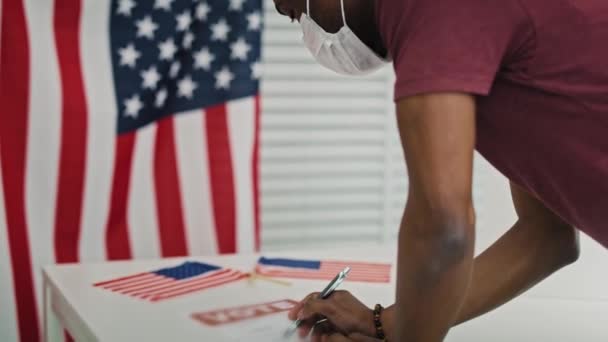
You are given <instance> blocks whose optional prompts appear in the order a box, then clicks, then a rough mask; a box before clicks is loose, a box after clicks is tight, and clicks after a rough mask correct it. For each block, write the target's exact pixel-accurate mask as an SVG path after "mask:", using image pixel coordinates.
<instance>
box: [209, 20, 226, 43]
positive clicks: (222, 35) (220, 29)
mask: <svg viewBox="0 0 608 342" xmlns="http://www.w3.org/2000/svg"><path fill="white" fill-rule="evenodd" d="M229 32H230V26H228V24H227V23H226V20H225V19H222V20H220V21H219V22H217V23H216V24H213V25H211V40H221V41H226V40H227V39H228V33H229Z"/></svg>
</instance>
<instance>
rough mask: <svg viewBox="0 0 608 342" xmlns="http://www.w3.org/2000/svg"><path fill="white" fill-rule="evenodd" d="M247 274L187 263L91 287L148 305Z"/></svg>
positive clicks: (227, 281) (230, 280)
mask: <svg viewBox="0 0 608 342" xmlns="http://www.w3.org/2000/svg"><path fill="white" fill-rule="evenodd" d="M247 277H248V275H247V274H246V273H243V272H240V271H237V270H233V269H229V268H221V267H219V266H215V265H209V264H204V263H200V262H192V261H187V262H184V263H183V264H181V265H179V266H175V267H169V268H162V269H160V270H156V271H150V272H144V273H138V274H134V275H131V276H126V277H121V278H117V279H112V280H108V281H102V282H99V283H96V284H93V286H96V287H100V288H102V289H106V290H110V291H113V292H117V293H121V294H123V295H128V296H131V297H134V298H139V299H143V300H146V301H150V302H158V301H161V300H166V299H171V298H175V297H179V296H183V295H187V294H191V293H194V292H198V291H202V290H205V289H209V288H212V287H217V286H221V285H224V284H228V283H232V282H235V281H237V280H240V279H243V278H247Z"/></svg>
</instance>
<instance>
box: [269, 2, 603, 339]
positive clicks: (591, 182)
mask: <svg viewBox="0 0 608 342" xmlns="http://www.w3.org/2000/svg"><path fill="white" fill-rule="evenodd" d="M275 3H276V5H277V10H278V11H279V12H280V13H282V14H284V15H288V16H291V17H292V18H293V19H297V20H298V21H299V22H300V24H301V25H302V29H303V32H304V42H305V44H306V46H307V47H308V48H309V50H310V51H311V53H312V54H313V56H314V57H315V58H316V59H317V61H319V63H321V64H322V65H324V66H325V67H327V68H329V69H331V70H334V71H336V72H339V73H342V74H349V75H359V74H365V73H368V72H371V71H373V70H375V69H376V68H377V67H379V66H380V64H382V63H384V62H387V61H388V60H390V61H392V62H393V65H394V68H395V74H396V83H395V89H394V99H395V102H396V106H397V121H398V127H399V131H400V134H401V140H402V144H403V149H404V152H405V158H406V161H407V167H408V175H409V181H410V187H409V196H408V201H407V205H406V209H405V213H404V217H403V221H402V225H401V230H400V234H399V253H398V272H397V274H398V276H397V298H396V303H395V305H393V306H391V307H389V308H387V309H386V310H384V311H382V312H376V313H380V316H379V317H380V319H379V321H378V320H377V321H376V322H375V321H374V315H373V313H372V311H371V310H369V309H367V308H366V307H364V306H363V305H362V304H361V303H359V302H358V301H357V300H356V299H354V297H352V296H351V295H350V294H348V293H344V292H340V293H338V294H337V295H336V296H332V298H331V299H329V300H316V299H315V296H314V294H313V295H311V296H309V297H307V299H306V300H304V301H302V303H301V305H299V306H298V307H297V308H295V309H294V310H293V311H292V312H291V313H290V316H291V318H292V319H293V318H295V316H296V315H297V314H298V313H300V317H301V318H304V319H305V322H306V324H304V325H303V329H302V332H303V333H305V332H307V331H309V330H310V327H311V324H312V322H313V318H314V317H316V316H315V315H319V314H320V315H323V316H325V317H327V318H328V320H329V322H330V323H331V327H332V329H329V330H325V332H328V331H329V334H330V335H331V336H332V337H331V339H333V340H336V341H341V340H344V341H348V340H360V339H363V336H372V337H377V336H381V335H382V333H381V332H379V331H378V330H379V329H377V328H376V326H375V324H374V323H376V324H381V325H382V327H383V329H384V332H385V334H386V336H387V338H388V340H389V341H405V342H414V341H424V342H427V341H430V342H435V341H441V340H442V339H443V338H444V337H445V336H446V334H447V332H448V330H449V328H450V327H452V326H453V325H456V324H459V323H461V322H464V321H466V320H469V319H471V318H474V317H477V316H479V315H482V314H484V313H486V312H488V311H490V310H492V309H494V308H496V307H498V306H500V305H502V304H504V303H505V302H507V301H509V300H511V299H512V298H514V297H515V296H517V295H518V294H520V293H522V292H523V291H525V290H527V289H529V288H530V287H531V286H533V285H535V284H536V283H538V282H539V281H541V280H542V279H545V278H546V277H547V276H549V275H550V274H552V273H554V272H555V271H556V270H558V269H560V268H562V267H563V266H565V265H567V264H570V263H572V262H574V261H575V260H576V259H577V257H578V253H579V251H578V238H577V237H578V235H577V231H578V230H580V231H583V232H584V233H586V234H588V235H589V236H591V237H592V238H593V239H595V240H596V241H598V242H599V243H601V244H603V245H604V246H606V247H608V1H606V0H526V1H523V0H501V1H487V0H460V1H448V0H377V1H373V0H357V1H355V0H347V1H340V0H312V1H310V4H309V5H308V6H307V1H306V0H275ZM341 3H344V6H343V7H344V8H341V6H340V4H341ZM307 7H308V8H307ZM475 149H477V150H478V151H479V152H480V153H481V154H482V155H483V156H484V157H485V158H486V159H487V160H488V161H489V162H490V163H492V164H493V165H494V166H495V167H496V168H497V169H498V170H499V171H501V172H502V173H503V174H504V175H505V176H507V177H508V178H509V179H510V181H511V190H512V197H513V203H514V206H515V209H516V212H517V215H518V220H517V222H515V224H514V225H513V227H512V228H511V229H510V230H509V231H508V232H507V233H506V234H505V235H504V236H502V237H501V238H500V239H499V240H498V241H497V242H496V243H495V244H494V245H492V246H491V247H490V248H489V249H487V250H486V251H485V252H484V253H482V254H481V255H480V256H478V257H476V258H474V255H473V247H474V236H475V234H474V231H475V214H474V209H473V204H472V199H471V178H472V160H473V152H474V150H475ZM376 317H377V315H376ZM320 331H321V333H323V332H324V330H322V329H320ZM332 333H333V334H332Z"/></svg>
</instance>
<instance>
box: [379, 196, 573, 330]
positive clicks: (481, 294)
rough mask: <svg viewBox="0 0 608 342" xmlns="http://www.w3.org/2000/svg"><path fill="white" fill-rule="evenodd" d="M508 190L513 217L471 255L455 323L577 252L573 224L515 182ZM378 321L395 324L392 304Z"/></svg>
mask: <svg viewBox="0 0 608 342" xmlns="http://www.w3.org/2000/svg"><path fill="white" fill-rule="evenodd" d="M511 194H512V197H513V205H514V207H515V211H516V213H517V216H518V220H517V222H516V223H515V224H514V225H513V227H512V228H511V229H509V231H507V232H506V233H505V234H504V235H503V236H502V237H501V238H500V239H498V240H497V241H496V242H495V243H494V244H492V246H490V247H489V248H488V249H486V250H485V251H484V252H483V253H481V254H480V255H479V256H478V257H477V258H475V260H474V261H473V273H472V277H471V283H470V286H469V290H468V294H467V298H466V300H465V302H464V305H463V306H462V308H461V310H460V312H459V314H458V319H456V321H455V324H460V323H463V322H466V321H468V320H470V319H473V318H475V317H478V316H480V315H483V314H485V313H487V312H489V311H491V310H493V309H495V308H497V307H499V306H500V305H502V304H504V303H506V302H508V301H510V300H511V299H513V298H515V297H517V296H518V295H520V294H522V293H523V292H525V291H526V290H528V289H530V288H531V287H533V286H534V285H536V284H537V283H539V282H540V281H542V280H543V279H546V278H547V277H548V276H550V275H551V274H553V273H555V272H556V271H557V270H559V269H561V268H562V267H564V266H566V265H568V264H571V263H573V262H574V261H576V260H577V258H578V255H579V244H578V231H577V230H576V229H574V228H573V227H571V226H570V225H568V224H567V223H565V222H563V221H562V220H561V219H560V218H559V217H557V216H556V215H555V214H554V213H553V212H551V211H550V210H549V209H547V208H546V207H545V206H544V205H543V204H542V203H541V202H540V201H538V200H537V199H536V198H534V197H533V196H531V195H529V194H528V193H527V192H525V191H524V190H522V189H521V188H519V187H518V186H517V185H515V184H511ZM383 321H384V322H383V323H384V325H385V326H386V327H387V328H388V330H389V331H393V330H394V329H392V327H393V326H394V324H395V322H396V321H398V319H396V318H395V307H394V306H391V307H389V308H387V310H386V311H385V313H384V318H383ZM390 340H391V336H389V341H390Z"/></svg>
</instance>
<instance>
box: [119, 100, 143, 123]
mask: <svg viewBox="0 0 608 342" xmlns="http://www.w3.org/2000/svg"><path fill="white" fill-rule="evenodd" d="M124 105H125V116H126V117H130V118H134V119H136V118H137V116H138V115H139V111H140V110H141V109H142V108H143V107H144V105H143V103H142V102H141V100H140V99H139V96H138V95H133V96H132V97H131V98H129V99H127V100H125V103H124Z"/></svg>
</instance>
